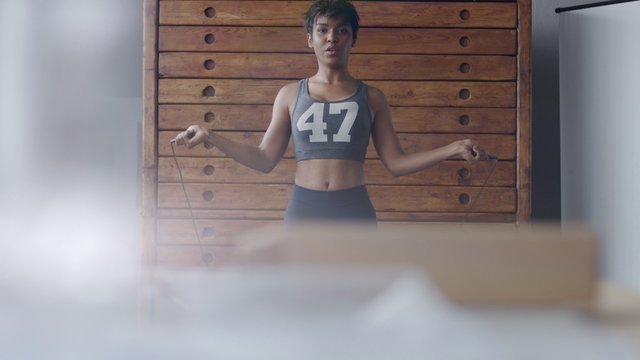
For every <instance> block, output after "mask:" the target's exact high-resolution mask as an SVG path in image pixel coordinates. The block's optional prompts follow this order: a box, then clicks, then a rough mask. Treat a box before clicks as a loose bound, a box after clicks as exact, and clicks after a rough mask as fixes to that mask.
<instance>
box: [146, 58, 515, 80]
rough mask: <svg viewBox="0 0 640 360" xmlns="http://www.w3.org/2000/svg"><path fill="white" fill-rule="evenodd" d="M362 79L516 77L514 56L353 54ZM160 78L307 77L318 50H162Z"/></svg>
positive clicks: (353, 63)
mask: <svg viewBox="0 0 640 360" xmlns="http://www.w3.org/2000/svg"><path fill="white" fill-rule="evenodd" d="M349 63H350V67H351V68H352V69H353V71H352V74H353V75H354V76H355V77H356V78H358V79H361V80H365V81H367V80H385V79H396V80H503V81H504V80H515V78H516V58H515V57H513V56H471V55H363V54H354V55H352V56H351V57H350V58H349ZM158 66H159V74H158V76H159V77H161V78H172V77H174V78H175V77H177V78H254V79H274V78H275V79H302V78H305V77H308V76H309V74H313V73H314V72H315V71H316V70H317V66H318V65H317V63H316V59H315V56H314V55H313V54H261V53H244V54H238V53H201V52H198V53H180V52H170V53H161V54H160V58H159V65H158Z"/></svg>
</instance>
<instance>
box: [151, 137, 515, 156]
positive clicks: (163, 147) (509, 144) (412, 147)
mask: <svg viewBox="0 0 640 360" xmlns="http://www.w3.org/2000/svg"><path fill="white" fill-rule="evenodd" d="M177 133H178V132H176V131H161V132H160V134H159V139H158V140H159V144H158V152H159V155H160V156H172V155H173V154H172V152H171V144H170V143H169V141H170V140H171V139H173V138H174V137H175V136H176V134H177ZM224 135H225V136H226V137H228V138H229V139H233V140H236V141H241V142H244V143H247V144H254V145H257V144H259V143H260V141H261V140H262V136H263V133H261V132H225V133H224ZM398 138H399V139H400V142H401V145H402V148H403V149H404V150H405V151H407V152H415V151H419V150H430V149H433V148H436V147H439V146H444V145H447V144H449V143H451V142H453V141H456V140H461V139H466V138H473V139H476V140H478V141H479V142H480V143H481V144H482V146H483V147H484V148H485V149H486V150H487V151H488V152H489V153H491V154H493V155H494V156H496V157H497V158H498V159H500V160H515V156H516V139H515V137H513V136H511V135H489V134H422V133H418V134H406V133H403V134H398ZM174 149H175V152H176V156H206V157H225V155H224V153H222V152H221V151H220V150H218V149H217V148H212V149H206V148H205V147H204V146H197V147H194V148H193V149H187V148H186V147H184V146H174ZM366 157H367V158H368V159H375V158H377V157H378V154H377V153H376V151H375V149H374V146H373V142H370V143H369V149H368V151H367V154H366ZM285 158H293V146H292V144H291V143H289V146H288V148H287V150H286V152H285Z"/></svg>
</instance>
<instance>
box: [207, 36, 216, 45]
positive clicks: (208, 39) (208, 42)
mask: <svg viewBox="0 0 640 360" xmlns="http://www.w3.org/2000/svg"><path fill="white" fill-rule="evenodd" d="M204 42H206V43H207V44H213V43H214V42H216V37H215V35H213V34H207V35H205V36H204Z"/></svg>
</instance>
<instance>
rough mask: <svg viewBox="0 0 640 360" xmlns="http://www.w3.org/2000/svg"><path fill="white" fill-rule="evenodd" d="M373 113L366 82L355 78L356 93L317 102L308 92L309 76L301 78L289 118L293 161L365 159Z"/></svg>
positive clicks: (362, 160)
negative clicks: (341, 98)
mask: <svg viewBox="0 0 640 360" xmlns="http://www.w3.org/2000/svg"><path fill="white" fill-rule="evenodd" d="M372 118H373V117H372V115H371V111H370V109H369V103H368V100H367V85H366V84H365V83H363V82H362V81H358V85H357V89H356V92H355V93H354V94H353V95H351V96H349V97H348V98H346V99H343V100H340V101H327V102H323V101H318V100H316V99H313V98H312V97H311V96H310V95H309V88H308V79H303V80H300V86H299V89H298V98H297V99H296V105H295V108H294V110H293V116H292V117H291V136H292V137H293V147H294V149H295V154H296V160H297V161H300V160H307V159H345V160H356V161H360V162H364V158H365V154H366V153H367V147H368V145H369V137H370V136H371V122H372Z"/></svg>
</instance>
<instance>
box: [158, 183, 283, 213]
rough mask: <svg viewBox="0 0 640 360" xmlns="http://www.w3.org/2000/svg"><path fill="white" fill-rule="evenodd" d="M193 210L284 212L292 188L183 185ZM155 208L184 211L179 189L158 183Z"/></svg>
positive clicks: (174, 184)
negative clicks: (156, 205)
mask: <svg viewBox="0 0 640 360" xmlns="http://www.w3.org/2000/svg"><path fill="white" fill-rule="evenodd" d="M185 188H186V190H187V196H188V197H189V201H190V203H191V208H193V209H235V210H240V209H257V210H273V209H277V210H282V209H285V208H286V206H287V204H288V202H289V197H290V196H291V190H292V187H291V185H289V184H189V183H187V184H185ZM158 207H160V208H186V207H187V201H186V199H185V196H184V192H183V189H182V186H181V185H180V184H176V183H159V184H158Z"/></svg>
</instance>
